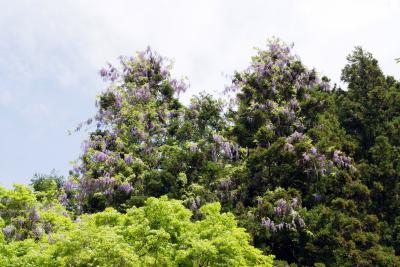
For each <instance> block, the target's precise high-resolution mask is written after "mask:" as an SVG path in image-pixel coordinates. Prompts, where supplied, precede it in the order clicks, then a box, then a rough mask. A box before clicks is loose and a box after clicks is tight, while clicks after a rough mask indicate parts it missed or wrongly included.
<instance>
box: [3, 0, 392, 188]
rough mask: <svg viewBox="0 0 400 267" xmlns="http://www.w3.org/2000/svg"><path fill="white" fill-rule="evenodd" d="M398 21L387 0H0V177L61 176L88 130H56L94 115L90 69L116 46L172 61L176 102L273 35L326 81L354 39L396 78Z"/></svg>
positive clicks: (242, 62)
mask: <svg viewBox="0 0 400 267" xmlns="http://www.w3.org/2000/svg"><path fill="white" fill-rule="evenodd" d="M399 26H400V1H398V0H331V1H327V0H293V1H290V0H280V1H276V0H274V1H272V0H264V1H258V0H249V1H236V0H214V1H211V0H201V1H200V0H191V1H189V0H181V1H178V0H168V1H167V0H164V1H162V0H158V1H154V0H153V1H152V0H147V1H136V0H129V1H128V0H127V1H122V0H113V1H109V0H108V1H103V0H95V1H91V0H84V1H78V0H75V1H72V0H71V1H67V0H58V1H54V0H40V1H39V0H26V1H24V0H13V1H6V0H0V152H1V153H0V184H2V185H3V186H6V187H11V186H12V184H13V183H24V184H28V183H29V181H30V179H31V178H32V176H33V174H34V173H49V172H50V171H51V170H52V169H55V170H56V171H57V173H58V174H59V175H64V176H66V175H67V174H68V170H69V169H70V168H71V161H73V160H76V159H77V158H78V157H79V155H80V153H81V143H82V141H83V140H84V138H85V137H86V136H87V134H88V133H87V132H85V131H83V132H78V133H72V134H71V135H69V134H68V131H69V130H73V129H74V128H75V127H76V126H77V125H78V124H79V123H80V122H82V121H84V120H86V119H87V118H89V117H91V116H93V115H94V113H95V111H96V110H95V106H94V102H95V98H96V95H98V94H99V93H100V92H101V91H102V90H104V89H105V88H106V86H107V84H105V83H104V82H103V81H102V80H101V78H100V76H99V70H100V69H101V68H102V67H103V66H104V65H105V64H106V63H107V62H111V63H112V62H116V60H117V58H118V56H120V55H126V56H129V55H133V54H134V53H135V52H136V51H139V50H143V49H145V48H146V46H147V45H150V46H151V47H152V48H153V49H155V50H156V51H158V52H159V53H160V54H161V55H163V56H166V57H168V58H171V59H173V60H174V62H175V64H174V70H173V74H174V76H176V77H178V78H179V77H187V78H188V79H189V82H190V88H189V90H187V92H186V93H185V94H184V95H182V96H181V98H182V101H183V102H184V103H187V102H188V99H189V98H190V96H191V95H193V94H197V93H199V92H201V91H206V92H209V93H212V94H214V95H216V96H219V97H223V95H222V91H223V89H224V87H225V85H227V84H229V78H228V77H227V76H229V75H231V74H232V73H233V72H234V71H235V70H243V69H245V68H246V67H247V66H248V65H249V62H250V58H251V56H252V55H254V54H255V50H254V47H259V48H263V47H264V46H265V44H266V40H267V39H268V38H271V37H274V36H275V37H278V38H280V39H282V40H283V41H285V42H287V43H292V42H293V43H294V51H295V53H296V54H297V55H299V56H300V58H301V59H302V61H303V62H304V63H305V64H306V65H307V66H308V67H309V68H316V70H317V71H318V72H319V73H320V74H321V75H326V76H328V77H329V78H331V80H332V83H339V82H340V72H341V69H342V68H343V66H344V65H345V64H346V56H347V55H348V54H349V53H350V52H351V51H352V50H353V48H354V47H355V46H359V45H360V46H362V47H363V48H365V49H366V50H368V51H370V52H371V53H373V55H374V56H375V57H376V58H377V59H378V60H379V63H380V66H381V67H382V69H383V70H384V72H385V73H386V74H388V75H393V76H395V77H396V78H397V79H400V64H396V63H395V60H394V59H395V58H397V57H400V35H399V29H398V28H399ZM342 86H343V85H342Z"/></svg>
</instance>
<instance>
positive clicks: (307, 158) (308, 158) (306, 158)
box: [303, 152, 310, 162]
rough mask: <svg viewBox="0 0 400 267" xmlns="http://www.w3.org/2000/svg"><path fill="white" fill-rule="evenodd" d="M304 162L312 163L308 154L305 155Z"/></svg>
mask: <svg viewBox="0 0 400 267" xmlns="http://www.w3.org/2000/svg"><path fill="white" fill-rule="evenodd" d="M303 160H304V161H305V162H308V161H310V156H309V155H308V154H307V153H306V152H304V153H303Z"/></svg>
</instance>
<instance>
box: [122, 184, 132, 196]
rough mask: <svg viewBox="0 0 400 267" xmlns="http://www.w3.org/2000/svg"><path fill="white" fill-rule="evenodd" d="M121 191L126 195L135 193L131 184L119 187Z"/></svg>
mask: <svg viewBox="0 0 400 267" xmlns="http://www.w3.org/2000/svg"><path fill="white" fill-rule="evenodd" d="M119 189H120V190H121V191H123V192H125V193H126V194H130V193H131V192H132V191H133V187H132V185H131V184H130V183H124V184H121V185H120V186H119Z"/></svg>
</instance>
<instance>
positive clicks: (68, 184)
mask: <svg viewBox="0 0 400 267" xmlns="http://www.w3.org/2000/svg"><path fill="white" fill-rule="evenodd" d="M77 188H78V185H77V184H76V183H75V182H74V181H73V180H68V181H67V182H66V183H65V184H64V190H65V192H70V191H72V190H75V189H77Z"/></svg>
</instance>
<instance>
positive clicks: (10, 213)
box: [0, 186, 272, 266]
mask: <svg viewBox="0 0 400 267" xmlns="http://www.w3.org/2000/svg"><path fill="white" fill-rule="evenodd" d="M0 201H1V206H0V211H1V214H2V220H1V221H0V225H1V226H2V228H3V231H2V233H0V262H1V266H272V257H271V256H264V255H262V252H261V251H260V250H258V249H256V248H254V247H252V246H251V245H249V243H248V241H249V238H250V236H249V235H248V234H247V233H246V232H245V230H244V229H243V228H239V227H237V223H236V220H235V218H234V216H233V214H230V213H222V214H221V213H220V209H221V206H220V204H219V203H212V204H206V205H204V206H202V207H201V209H200V210H199V212H200V215H201V218H200V219H199V220H197V221H195V222H193V221H191V217H192V212H191V211H190V210H188V209H186V208H185V207H184V206H183V205H182V203H181V202H180V201H178V200H168V199H167V198H166V197H161V198H159V199H157V198H148V199H147V200H146V202H145V205H144V206H143V207H140V208H136V207H133V208H130V209H128V210H126V213H124V214H121V213H119V212H118V211H116V210H115V209H113V208H107V209H105V210H104V211H102V212H98V213H95V214H84V215H82V216H80V217H77V218H75V220H73V217H72V215H71V214H68V213H67V212H66V211H65V209H64V208H63V207H62V206H61V205H60V204H58V203H57V202H54V201H52V202H47V203H45V204H44V203H41V202H38V201H37V200H36V197H35V195H34V194H33V192H32V191H31V190H30V189H29V188H27V187H24V186H16V187H15V189H14V190H7V189H4V188H2V189H1V191H0Z"/></svg>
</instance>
